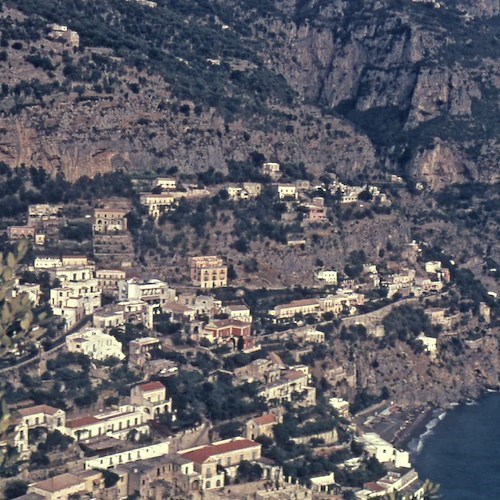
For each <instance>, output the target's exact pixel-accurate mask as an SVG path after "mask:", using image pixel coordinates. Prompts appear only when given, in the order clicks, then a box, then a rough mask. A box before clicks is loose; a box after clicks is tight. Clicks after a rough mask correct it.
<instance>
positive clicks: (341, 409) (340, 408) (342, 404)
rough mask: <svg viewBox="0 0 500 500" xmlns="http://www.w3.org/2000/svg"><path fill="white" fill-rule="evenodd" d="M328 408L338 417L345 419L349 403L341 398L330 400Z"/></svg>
mask: <svg viewBox="0 0 500 500" xmlns="http://www.w3.org/2000/svg"><path fill="white" fill-rule="evenodd" d="M329 403H330V406H331V407H332V408H333V409H334V410H336V411H337V413H338V414H339V416H341V417H347V416H348V415H349V402H348V401H346V400H345V399H342V398H330V399H329Z"/></svg>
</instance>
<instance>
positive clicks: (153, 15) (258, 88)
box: [3, 0, 294, 118]
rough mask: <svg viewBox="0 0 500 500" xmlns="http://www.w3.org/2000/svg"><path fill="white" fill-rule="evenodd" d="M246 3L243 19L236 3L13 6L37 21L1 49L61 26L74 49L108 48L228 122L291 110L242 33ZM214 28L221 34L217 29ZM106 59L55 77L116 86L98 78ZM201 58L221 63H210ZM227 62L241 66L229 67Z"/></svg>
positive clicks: (24, 1)
mask: <svg viewBox="0 0 500 500" xmlns="http://www.w3.org/2000/svg"><path fill="white" fill-rule="evenodd" d="M248 3H249V4H252V5H251V8H250V10H249V11H245V16H244V17H245V19H244V18H243V17H242V16H241V13H239V14H240V15H239V16H238V15H236V11H239V10H240V9H241V8H244V7H243V6H241V4H238V6H236V5H231V4H229V3H228V2H223V1H218V2H211V3H210V4H206V3H204V2H201V1H194V2H193V1H189V0H181V1H175V2H173V1H167V2H159V3H158V6H157V7H156V8H155V9H150V8H147V7H143V6H140V5H137V4H136V3H134V2H113V1H112V0H104V1H103V2H101V3H100V4H99V6H98V7H96V6H95V5H93V4H89V3H87V2H77V3H75V2H71V1H67V0H66V1H65V0H48V1H47V2H43V3H42V4H41V3H40V2H36V1H33V0H20V1H16V2H15V6H16V7H17V8H19V9H21V10H22V12H24V13H25V14H27V15H29V16H30V19H37V20H38V22H37V23H36V24H35V26H33V27H31V32H30V33H28V32H27V27H25V26H24V25H20V28H23V29H25V32H24V33H23V32H18V33H16V32H13V31H12V30H11V31H7V32H6V34H5V35H4V37H3V38H4V39H5V41H6V42H7V41H8V40H9V39H20V40H26V39H29V38H34V39H38V38H40V37H41V36H44V34H45V33H44V31H45V26H44V23H43V20H45V22H56V23H62V24H67V25H68V26H69V27H70V28H71V29H73V30H75V31H77V32H78V33H79V34H80V43H81V46H83V47H105V48H108V49H111V51H112V54H113V56H115V57H119V58H120V59H121V62H122V64H125V65H128V66H132V67H135V68H136V69H137V70H138V71H140V72H142V71H144V70H147V71H149V72H151V73H153V74H156V75H158V76H159V77H161V78H163V79H164V80H165V83H166V84H167V85H168V86H169V88H170V90H171V91H172V92H173V93H174V95H176V96H177V97H178V98H179V99H190V100H193V101H195V102H197V103H200V104H203V105H205V106H209V107H217V108H219V109H220V110H221V111H222V112H223V113H224V114H225V115H226V117H228V118H230V117H232V116H233V115H234V114H236V113H238V114H242V113H243V114H249V113H251V114H254V113H262V112H263V111H265V110H266V107H267V104H268V103H281V104H291V103H292V101H293V98H294V93H293V91H292V90H291V89H290V87H289V86H288V84H287V82H286V81H285V79H284V78H283V77H282V76H281V75H279V74H276V73H273V72H272V71H270V70H269V69H267V68H266V67H265V66H264V64H263V63H262V61H261V59H260V57H259V55H258V53H259V50H260V49H261V48H262V46H263V44H262V43H261V42H258V41H255V40H254V39H253V37H252V36H251V35H252V30H251V28H250V26H251V24H252V21H253V19H255V18H256V17H258V16H259V15H260V13H261V9H262V5H261V4H260V3H254V2H248ZM267 3H268V4H269V6H271V5H272V3H271V2H267ZM272 10H273V9H272V8H270V10H269V11H268V12H266V15H268V14H269V12H270V11H272ZM221 23H223V24H225V25H227V26H229V29H222V28H221ZM111 59H112V58H111V57H109V56H104V55H101V54H99V55H98V56H95V55H94V56H93V57H92V59H89V58H88V57H87V58H81V59H80V60H79V61H78V62H74V61H73V59H72V58H71V57H70V56H69V55H68V56H67V58H66V63H65V66H64V70H63V74H64V76H65V77H66V78H68V79H69V80H71V81H74V82H83V83H91V84H93V85H94V89H95V87H97V88H98V89H104V90H106V89H107V88H109V87H111V88H112V87H113V85H115V84H116V81H110V80H109V79H107V78H106V75H107V73H108V70H107V67H108V66H109V65H110V64H111ZM209 59H210V60H214V61H215V60H221V61H222V62H221V63H220V64H217V63H211V62H210V61H209ZM232 61H239V62H240V63H241V64H239V65H236V66H235V65H233V64H232ZM29 62H30V63H31V64H34V65H38V67H42V68H43V69H44V70H47V71H50V70H51V69H50V68H51V64H52V63H51V61H46V60H45V59H44V58H43V57H41V56H37V55H33V56H32V57H31V59H30V60H29ZM244 67H246V69H245V70H243V69H240V68H244ZM206 82H210V85H207V83H206ZM140 86H141V82H140V81H139V83H132V84H131V85H130V89H131V91H132V92H134V93H137V92H139V89H140Z"/></svg>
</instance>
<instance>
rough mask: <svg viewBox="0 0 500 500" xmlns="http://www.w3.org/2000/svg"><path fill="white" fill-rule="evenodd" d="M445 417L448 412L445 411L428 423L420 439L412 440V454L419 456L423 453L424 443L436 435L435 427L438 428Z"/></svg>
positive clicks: (410, 445)
mask: <svg viewBox="0 0 500 500" xmlns="http://www.w3.org/2000/svg"><path fill="white" fill-rule="evenodd" d="M445 415H446V412H445V411H443V412H441V413H439V414H438V415H436V416H435V417H434V418H433V419H432V420H430V421H429V422H427V425H426V426H425V432H423V433H422V434H421V435H420V436H419V437H418V438H415V439H412V441H411V442H410V444H409V448H410V451H411V452H413V453H417V454H418V453H420V452H421V451H422V448H423V447H424V441H425V440H426V439H427V438H428V437H429V436H430V435H432V434H433V433H434V427H436V425H437V424H438V422H439V421H440V420H443V418H444V417H445Z"/></svg>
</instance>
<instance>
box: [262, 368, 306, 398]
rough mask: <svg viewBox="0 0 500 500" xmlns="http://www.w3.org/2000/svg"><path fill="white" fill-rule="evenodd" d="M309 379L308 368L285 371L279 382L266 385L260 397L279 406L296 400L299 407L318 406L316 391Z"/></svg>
mask: <svg viewBox="0 0 500 500" xmlns="http://www.w3.org/2000/svg"><path fill="white" fill-rule="evenodd" d="M309 378H310V376H309V369H308V368H307V367H306V366H298V367H292V368H290V369H289V370H285V371H284V372H283V373H282V374H281V377H280V378H279V379H278V380H277V381H275V382H272V383H270V384H267V385H264V386H263V387H262V388H261V389H260V390H259V396H261V397H263V398H264V399H265V400H266V401H268V402H271V401H272V402H274V403H277V404H281V403H283V402H285V401H288V402H291V401H294V400H295V401H296V404H297V405H298V406H313V405H315V404H316V389H315V388H314V387H310V386H309Z"/></svg>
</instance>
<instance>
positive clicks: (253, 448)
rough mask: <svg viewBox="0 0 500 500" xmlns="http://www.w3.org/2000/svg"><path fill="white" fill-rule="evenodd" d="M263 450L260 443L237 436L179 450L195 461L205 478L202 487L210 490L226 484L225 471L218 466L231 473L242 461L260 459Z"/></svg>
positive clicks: (181, 453)
mask: <svg viewBox="0 0 500 500" xmlns="http://www.w3.org/2000/svg"><path fill="white" fill-rule="evenodd" d="M261 450H262V445H261V444H260V443H257V442H255V441H252V440H250V439H245V438H241V437H237V438H233V439H226V440H224V441H218V442H216V443H213V444H209V445H205V446H198V447H196V448H190V449H188V450H184V451H181V452H179V455H181V456H182V457H183V458H187V459H188V460H191V461H192V462H194V470H195V471H196V472H198V473H200V474H201V476H202V478H203V481H202V489H203V490H210V489H215V488H222V487H223V486H224V473H223V472H219V471H218V470H217V467H218V466H219V467H224V468H225V469H226V472H227V473H228V474H231V470H230V469H231V468H236V467H237V466H238V465H239V464H240V463H241V462H242V461H244V460H247V461H253V460H258V459H259V458H260V457H261ZM228 469H229V470H228ZM234 472H235V471H234Z"/></svg>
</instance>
